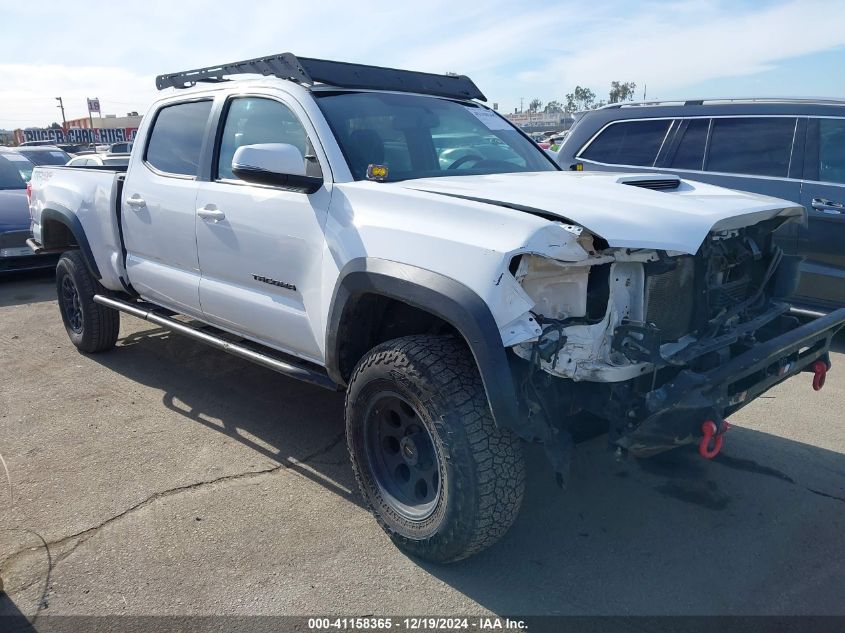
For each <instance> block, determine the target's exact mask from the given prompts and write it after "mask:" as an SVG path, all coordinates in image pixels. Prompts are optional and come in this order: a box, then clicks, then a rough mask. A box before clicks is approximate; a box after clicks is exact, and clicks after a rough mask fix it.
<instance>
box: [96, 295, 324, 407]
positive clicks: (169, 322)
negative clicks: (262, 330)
mask: <svg viewBox="0 0 845 633" xmlns="http://www.w3.org/2000/svg"><path fill="white" fill-rule="evenodd" d="M94 301H95V302H96V303H99V304H101V305H104V306H107V307H109V308H114V309H115V310H120V311H121V312H126V313H127V314H131V315H132V316H135V317H138V318H139V319H144V320H145V321H149V322H151V323H155V324H156V325H160V326H161V327H164V328H167V329H168V330H172V331H174V332H177V333H179V334H184V335H185V336H189V337H191V338H193V339H196V340H198V341H202V342H203V343H206V344H208V345H210V346H211V347H214V348H216V349H219V350H222V351H224V352H226V353H228V354H232V355H233V356H238V357H239V358H244V359H246V360H249V361H252V362H253V363H256V364H258V365H262V366H263V367H267V368H268V369H272V370H273V371H277V372H279V373H280V374H284V375H285V376H290V377H291V378H296V379H297V380H302V381H305V382H308V383H311V384H312V385H317V386H318V387H323V388H324V389H331V390H332V391H337V390H338V388H339V387H338V385H337V383H335V382H334V381H333V380H332V379H331V378H329V377H328V375H327V374H326V373H324V372H321V371H319V370H317V369H310V368H308V367H305V366H303V365H297V364H294V362H289V361H286V360H282V359H281V358H276V357H274V356H271V355H270V354H269V353H266V352H260V351H256V350H254V349H250V348H249V347H246V346H245V345H241V344H239V343H233V342H231V341H227V340H226V339H224V338H221V337H219V336H214V335H213V334H209V333H208V332H202V331H200V330H198V329H197V328H194V327H191V326H190V325H187V324H185V323H181V322H180V321H177V320H175V319H171V318H170V317H167V316H164V315H162V314H157V313H156V312H155V311H154V310H149V309H146V308H143V307H139V306H138V305H135V304H132V303H129V302H128V301H121V300H120V299H113V298H112V297H106V296H105V295H94ZM279 354H281V352H279Z"/></svg>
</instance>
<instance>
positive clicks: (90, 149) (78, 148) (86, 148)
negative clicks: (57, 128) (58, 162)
mask: <svg viewBox="0 0 845 633" xmlns="http://www.w3.org/2000/svg"><path fill="white" fill-rule="evenodd" d="M56 147H58V148H59V149H61V150H63V151H65V152H67V153H68V154H69V155H70V156H78V155H80V154H93V153H94V146H93V145H91V144H89V143H57V144H56Z"/></svg>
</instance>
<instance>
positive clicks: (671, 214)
mask: <svg viewBox="0 0 845 633" xmlns="http://www.w3.org/2000/svg"><path fill="white" fill-rule="evenodd" d="M655 181H662V183H663V184H664V185H666V184H668V185H669V186H671V185H673V184H674V183H672V182H668V181H677V187H673V188H670V189H662V190H653V189H649V188H645V187H646V186H647V185H649V184H650V183H651V185H652V186H653V185H654V183H655ZM388 186H396V187H403V188H405V189H413V190H415V191H421V192H428V193H431V194H436V195H444V196H450V197H454V198H461V199H466V200H468V201H472V202H475V203H478V202H481V203H486V204H493V205H497V206H501V207H508V208H512V209H516V210H518V211H525V212H529V213H536V214H541V215H546V216H554V217H556V218H560V219H561V220H562V221H565V222H568V223H570V224H578V225H580V226H582V227H584V228H585V229H587V230H588V231H590V232H591V233H593V234H594V235H597V236H599V237H602V238H604V239H605V240H606V241H607V243H608V244H609V245H610V246H612V247H626V248H647V249H660V250H667V251H678V252H682V253H689V254H695V252H696V251H697V250H698V247H699V246H701V243H702V242H703V241H704V239H705V238H706V237H707V234H708V233H709V232H710V231H712V230H727V229H735V228H741V227H744V226H750V225H752V224H757V223H758V222H761V221H763V220H767V219H769V218H773V217H775V216H778V215H781V216H796V217H798V218H803V217H804V209H803V207H801V206H800V205H798V204H797V203H795V202H789V201H787V200H780V199H778V198H770V197H768V196H761V195H757V194H753V193H746V192H741V191H734V190H733V189H725V188H723V187H716V186H713V185H707V184H704V183H700V182H692V181H688V180H683V179H679V178H678V177H677V176H675V175H671V174H654V173H651V174H614V173H607V172H531V173H511V174H494V175H488V176H446V177H441V178H422V179H418V180H407V181H401V182H397V183H392V184H391V185H388Z"/></svg>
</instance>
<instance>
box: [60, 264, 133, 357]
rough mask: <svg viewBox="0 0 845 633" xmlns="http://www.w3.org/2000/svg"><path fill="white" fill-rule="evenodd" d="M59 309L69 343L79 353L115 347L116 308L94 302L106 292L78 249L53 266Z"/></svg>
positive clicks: (117, 320)
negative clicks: (96, 295)
mask: <svg viewBox="0 0 845 633" xmlns="http://www.w3.org/2000/svg"><path fill="white" fill-rule="evenodd" d="M56 291H57V293H58V299H59V312H60V313H61V315H62V321H63V322H64V324H65V330H67V334H68V336H69V337H70V340H71V342H72V343H73V344H74V345H76V347H77V348H78V349H79V351H81V352H87V353H94V352H103V351H105V350H108V349H111V348H112V347H114V344H115V342H116V341H117V335H118V331H119V329H120V314H119V313H118V312H117V310H113V309H112V308H107V307H106V306H103V305H100V304H99V303H94V295H95V294H97V293H105V292H107V291H106V289H105V288H103V286H101V285H100V282H99V281H97V280H96V279H94V276H93V275H92V274H91V272H90V271H89V270H88V267H87V266H86V265H85V260H84V259H83V258H82V255H81V254H80V252H79V251H68V252H66V253H64V254H63V255H62V257H61V259H59V263H58V265H57V266H56Z"/></svg>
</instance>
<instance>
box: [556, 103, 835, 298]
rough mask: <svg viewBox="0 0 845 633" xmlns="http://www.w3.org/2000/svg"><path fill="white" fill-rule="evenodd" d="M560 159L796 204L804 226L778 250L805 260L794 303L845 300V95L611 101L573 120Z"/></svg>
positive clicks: (564, 163)
mask: <svg viewBox="0 0 845 633" xmlns="http://www.w3.org/2000/svg"><path fill="white" fill-rule="evenodd" d="M558 161H559V162H560V165H561V167H563V168H564V169H567V168H569V169H576V170H580V169H585V170H603V171H622V172H632V171H636V172H642V171H655V170H659V171H661V172H668V173H677V174H678V175H680V176H683V177H684V178H689V179H693V180H700V181H703V182H708V183H712V184H714V185H720V186H722V187H730V188H733V189H741V190H743V191H751V192H755V193H761V194H765V195H769V196H775V197H777V198H785V199H787V200H793V201H795V202H799V203H801V204H802V205H804V207H805V208H806V209H807V211H808V216H809V221H808V224H807V226H803V227H802V226H795V225H790V227H789V228H787V229H786V231H783V230H782V232H781V234H780V235H779V243H780V244H781V246H782V247H783V249H784V251H785V252H786V253H788V254H797V255H801V256H802V257H804V258H805V261H804V263H803V264H802V275H801V283H800V285H799V288H798V292H797V293H796V297H795V304H796V305H798V306H800V307H804V308H809V309H812V310H815V311H823V312H824V311H828V310H830V309H832V308H838V307H843V306H845V99H839V100H834V99H722V100H719V99H712V100H711V99H701V100H694V101H671V102H670V101H659V102H641V103H623V104H612V105H609V106H605V107H603V108H599V109H597V110H592V111H589V112H587V113H586V114H584V115H583V116H582V117H581V118H580V119H579V120H578V122H577V123H576V124H575V125H574V126H573V128H572V130H571V131H570V133H569V135H568V136H567V138H566V140H565V141H564V143H563V146H562V147H561V149H560V152H559V153H558ZM785 228H786V227H785Z"/></svg>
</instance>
